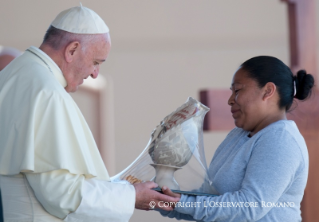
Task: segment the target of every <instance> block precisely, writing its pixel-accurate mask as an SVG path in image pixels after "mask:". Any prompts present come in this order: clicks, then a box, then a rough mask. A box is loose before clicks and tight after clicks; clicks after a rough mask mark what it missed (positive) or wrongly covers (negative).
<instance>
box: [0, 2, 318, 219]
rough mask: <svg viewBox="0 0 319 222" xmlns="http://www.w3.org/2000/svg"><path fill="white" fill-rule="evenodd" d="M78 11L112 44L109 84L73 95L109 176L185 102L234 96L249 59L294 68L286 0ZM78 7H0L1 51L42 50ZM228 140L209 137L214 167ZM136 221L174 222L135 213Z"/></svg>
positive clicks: (105, 69) (106, 67) (121, 5)
mask: <svg viewBox="0 0 319 222" xmlns="http://www.w3.org/2000/svg"><path fill="white" fill-rule="evenodd" d="M81 2H82V4H83V6H86V7H88V8H91V9H92V10H94V11H95V12H96V13H98V14H99V15H100V16H101V17H102V18H103V19H104V21H105V22H106V24H107V25H108V26H109V28H110V34H111V39H112V49H111V53H110V55H109V57H108V59H107V60H106V62H105V64H103V65H102V66H101V69H100V72H101V74H100V75H101V76H102V78H100V81H99V82H100V83H101V82H102V83H103V84H102V83H101V84H100V83H94V82H92V81H90V80H88V81H87V82H86V83H85V85H84V86H83V87H84V88H86V89H87V90H88V91H90V92H91V93H92V94H90V95H91V97H90V96H87V97H86V96H83V95H86V93H85V89H84V91H80V92H79V94H78V96H76V93H75V94H74V97H75V99H76V101H77V102H78V103H79V105H80V108H81V109H82V111H83V113H84V115H85V117H86V118H87V119H88V122H89V125H90V127H91V128H92V131H93V133H94V136H95V137H96V139H97V142H98V145H99V146H100V148H101V147H102V148H103V149H104V151H105V153H104V154H103V156H104V160H105V162H106V165H107V167H108V170H109V173H110V175H111V176H113V175H115V174H116V173H119V172H120V171H122V170H123V169H124V168H125V167H127V166H128V165H129V164H130V163H131V162H132V161H134V159H135V158H136V157H137V156H138V155H139V154H140V153H141V151H142V150H143V149H144V147H145V146H146V144H147V142H148V140H149V137H150V133H151V132H152V130H153V129H154V127H155V126H156V125H158V124H159V123H160V121H161V120H162V119H163V118H164V117H165V116H166V115H168V114H170V113H171V112H172V111H174V110H175V109H176V108H177V107H179V106H180V105H181V104H182V103H184V102H185V101H186V99H187V98H188V97H189V96H191V97H193V98H195V99H199V91H200V90H202V89H208V88H213V89H225V88H229V87H230V83H231V79H232V75H233V73H234V72H235V71H236V69H237V68H238V66H239V65H240V64H241V63H242V62H244V61H245V60H247V59H248V58H250V57H253V56H256V55H272V56H275V57H278V58H279V59H281V60H282V61H283V62H285V63H286V64H288V65H289V38H288V16H287V5H286V4H285V3H284V2H282V1H280V0H260V1H256V0H236V1H229V0H213V1H194V0H174V1H169V0H152V1H147V0H135V1H129V0H122V1H116V0H103V1H102V0H94V1H93V0H90V1H88V0H82V1H81ZM78 5H79V1H75V0H68V1H62V0H55V1H46V0H28V1H18V0H10V1H8V0H7V1H4V0H1V1H0V45H4V46H11V47H15V48H17V49H19V50H21V51H24V50H25V49H27V48H28V47H29V46H31V45H33V46H37V47H38V46H40V44H41V42H42V38H43V36H44V34H45V31H46V29H47V28H48V27H49V25H50V23H51V21H52V20H53V19H54V18H55V16H56V15H57V14H58V13H59V12H60V11H62V10H64V9H67V8H70V7H73V6H78ZM316 11H317V12H319V2H316ZM317 14H318V13H317ZM318 19H319V18H318V17H317V24H319V21H318ZM318 50H319V48H318ZM318 50H317V51H318ZM318 58H319V57H318ZM317 64H319V62H318V63H317ZM103 77H104V78H103ZM96 81H98V80H96ZM83 92H84V94H83V95H82V94H81V93H83ZM79 95H81V96H79ZM225 103H227V101H225ZM226 135H227V131H214V132H205V133H204V141H205V152H206V159H207V162H208V164H209V162H210V160H211V158H212V156H213V154H214V151H215V150H216V148H217V146H218V145H219V143H220V142H221V141H222V140H223V139H224V138H225V136H226ZM105 138H107V139H105ZM130 221H132V222H135V221H154V222H156V221H172V219H168V218H163V217H161V216H160V215H159V214H158V213H157V212H152V211H149V212H142V211H138V210H135V212H134V215H133V217H132V218H131V220H130Z"/></svg>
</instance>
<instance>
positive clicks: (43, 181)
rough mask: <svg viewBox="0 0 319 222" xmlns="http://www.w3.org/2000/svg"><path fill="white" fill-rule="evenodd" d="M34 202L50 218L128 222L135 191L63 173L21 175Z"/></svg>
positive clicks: (86, 221) (110, 183)
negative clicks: (40, 206) (31, 191)
mask: <svg viewBox="0 0 319 222" xmlns="http://www.w3.org/2000/svg"><path fill="white" fill-rule="evenodd" d="M25 175H26V177H27V180H28V182H29V184H30V186H31V188H32V189H33V191H34V194H35V196H36V198H37V199H38V201H39V202H40V203H41V204H42V206H43V207H44V209H45V210H46V211H48V212H49V213H50V214H52V215H54V216H56V217H58V218H61V219H64V221H71V222H75V221H76V222H82V221H83V222H89V221H92V222H93V221H94V222H102V221H120V222H122V221H123V222H126V221H129V219H130V217H131V216H132V214H133V211H134V206H135V188H134V187H133V186H132V185H128V184H119V183H112V182H109V181H103V180H98V179H95V178H91V179H85V177H84V176H83V175H76V174H71V173H69V172H68V171H67V170H55V171H50V172H46V173H25Z"/></svg>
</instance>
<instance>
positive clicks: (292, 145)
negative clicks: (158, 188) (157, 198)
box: [161, 56, 314, 222]
mask: <svg viewBox="0 0 319 222" xmlns="http://www.w3.org/2000/svg"><path fill="white" fill-rule="evenodd" d="M313 86H314V78H313V77H312V75H310V74H307V73H306V71H304V70H300V71H299V72H298V73H297V75H296V76H294V75H293V74H292V72H291V70H290V69H289V68H288V67H287V66H286V65H285V64H284V63H283V62H282V61H280V60H279V59H277V58H274V57H270V56H258V57H254V58H251V59H249V60H247V61H246V62H244V63H243V64H242V65H241V66H240V67H239V69H238V70H237V71H236V73H235V74H234V76H233V80H232V84H231V90H232V95H231V96H230V98H229V100H228V104H229V105H230V107H231V109H230V110H231V112H232V116H233V118H234V121H235V125H236V128H234V129H233V130H232V131H231V132H230V133H229V134H228V135H227V137H226V138H225V140H224V141H223V142H222V143H221V144H220V146H219V147H218V149H217V150H216V152H215V154H214V157H213V159H212V161H211V164H210V167H209V172H208V175H209V177H210V180H211V181H212V186H213V187H214V188H215V189H216V190H217V191H218V192H219V194H220V195H219V196H214V197H209V196H187V195H180V194H175V193H172V192H171V191H170V190H169V189H168V188H166V187H163V189H162V190H163V192H164V193H166V194H168V195H171V196H175V197H180V201H179V202H177V203H176V207H175V209H174V211H171V212H168V213H165V212H161V213H162V215H163V216H168V217H175V218H177V219H187V220H197V221H227V222H230V221H235V222H239V221H267V222H270V221H271V222H273V221H280V222H282V221H289V222H292V221H301V215H300V214H301V211H300V202H301V200H302V197H303V194H304V189H305V187H306V183H307V177H308V165H309V161H308V151H307V147H306V143H305V141H304V139H303V137H302V135H301V134H300V132H299V130H298V128H297V126H296V124H295V123H294V122H293V121H291V120H287V117H286V113H287V111H288V110H289V108H290V107H291V105H292V103H293V101H294V99H298V100H305V99H307V98H308V97H309V96H310V95H311V90H312V88H313ZM190 202H196V204H190ZM187 203H189V204H187ZM194 206H196V207H194Z"/></svg>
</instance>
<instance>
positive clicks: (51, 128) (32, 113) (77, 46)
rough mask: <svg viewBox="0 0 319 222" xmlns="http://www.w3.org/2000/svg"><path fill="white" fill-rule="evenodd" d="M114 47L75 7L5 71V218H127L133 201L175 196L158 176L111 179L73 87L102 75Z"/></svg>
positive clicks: (1, 185) (1, 159)
mask: <svg viewBox="0 0 319 222" xmlns="http://www.w3.org/2000/svg"><path fill="white" fill-rule="evenodd" d="M110 47H111V40H110V35H109V29H108V27H107V25H106V24H105V23H104V21H103V20H102V19H101V18H100V17H99V16H98V15H97V14H96V13H95V12H94V11H92V10H90V9H88V8H86V7H82V6H80V7H74V8H71V9H68V10H65V11H63V12H61V13H60V14H59V15H58V16H57V17H56V18H55V20H54V21H53V22H52V23H51V26H50V27H49V29H48V30H47V33H46V35H45V37H44V41H43V43H42V45H41V46H40V48H36V47H33V46H31V47H30V48H28V49H27V50H26V51H25V52H24V54H23V55H21V56H20V57H18V58H16V59H15V60H14V61H13V62H11V63H10V64H9V65H8V66H7V67H6V68H5V69H4V70H3V71H2V72H0V189H1V192H2V205H3V215H4V221H62V220H64V221H83V222H84V221H85V222H88V221H94V222H99V221H128V220H129V218H130V217H131V215H132V213H133V210H134V207H135V208H137V209H144V210H148V209H150V207H149V203H150V202H151V201H154V202H155V203H158V202H159V201H168V202H174V201H177V199H176V198H172V197H169V196H166V195H163V194H160V193H158V192H156V191H154V190H152V188H154V187H156V186H157V185H156V184H155V183H153V182H145V183H139V184H135V185H130V184H124V183H123V184H121V183H112V182H111V181H110V178H109V175H108V172H107V170H106V168H105V166H104V164H103V161H102V159H101V156H100V154H99V151H98V149H97V146H96V144H95V141H94V139H93V136H92V133H91V131H90V129H89V127H88V125H87V123H86V121H85V119H84V118H83V116H82V114H81V112H80V110H79V109H78V107H77V105H76V104H75V102H74V101H73V100H72V98H71V96H70V95H69V94H68V92H75V91H76V90H77V88H78V86H79V85H80V84H82V83H83V79H86V78H88V77H90V76H91V77H92V78H96V77H97V75H98V73H99V67H100V65H101V64H102V63H103V62H104V61H105V60H106V58H107V56H108V54H109V51H110ZM162 209H163V208H162ZM166 210H171V208H169V207H167V208H166Z"/></svg>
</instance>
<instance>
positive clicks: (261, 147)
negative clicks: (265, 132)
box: [175, 131, 304, 222]
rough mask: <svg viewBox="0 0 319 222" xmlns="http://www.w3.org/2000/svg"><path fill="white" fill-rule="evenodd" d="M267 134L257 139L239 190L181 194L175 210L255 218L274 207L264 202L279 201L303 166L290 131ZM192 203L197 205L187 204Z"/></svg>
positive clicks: (211, 217) (205, 217) (213, 217)
mask: <svg viewBox="0 0 319 222" xmlns="http://www.w3.org/2000/svg"><path fill="white" fill-rule="evenodd" d="M270 137H271V138H272V139H270V138H269V137H261V138H260V139H259V140H258V141H257V142H256V144H255V146H254V149H253V151H252V153H251V157H250V159H249V162H248V164H247V168H246V173H245V176H244V179H243V182H242V184H241V188H240V189H239V190H238V191H235V192H226V193H224V194H223V195H220V196H216V197H207V196H196V197H195V196H186V195H182V198H181V200H180V202H178V203H177V205H176V207H175V211H176V212H179V213H181V214H189V215H191V216H192V217H193V218H194V219H195V220H200V221H228V222H231V221H257V220H259V219H261V218H262V217H264V216H265V215H266V214H267V213H268V212H269V211H270V210H271V209H272V207H273V206H274V205H271V206H268V205H265V203H269V202H270V203H277V202H278V201H282V200H281V199H280V198H281V196H282V195H283V193H285V192H286V191H287V189H288V188H289V187H290V185H291V184H292V182H293V180H294V179H295V176H296V173H297V172H298V170H300V169H301V168H302V167H303V166H304V164H303V163H304V160H303V159H302V157H301V152H300V148H299V146H298V144H297V143H296V142H295V140H294V138H293V137H292V136H291V135H290V134H288V135H287V133H285V132H278V131H276V132H273V133H271V135H270ZM234 176H235V175H234ZM303 189H304V188H303ZM286 201H289V200H286ZM191 202H193V203H194V202H196V203H197V207H191V206H189V204H187V203H191ZM296 207H299V203H296Z"/></svg>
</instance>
